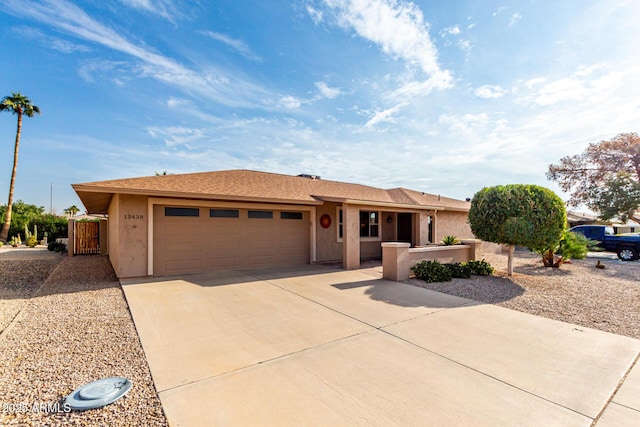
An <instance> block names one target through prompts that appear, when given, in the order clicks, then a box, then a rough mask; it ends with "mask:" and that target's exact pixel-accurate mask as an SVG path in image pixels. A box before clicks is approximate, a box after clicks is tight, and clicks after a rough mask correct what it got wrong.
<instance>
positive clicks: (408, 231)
mask: <svg viewBox="0 0 640 427" xmlns="http://www.w3.org/2000/svg"><path fill="white" fill-rule="evenodd" d="M412 218H413V214H411V213H399V214H398V242H404V243H411V245H412V246H413V221H412Z"/></svg>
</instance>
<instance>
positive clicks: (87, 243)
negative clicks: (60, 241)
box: [73, 221, 100, 255]
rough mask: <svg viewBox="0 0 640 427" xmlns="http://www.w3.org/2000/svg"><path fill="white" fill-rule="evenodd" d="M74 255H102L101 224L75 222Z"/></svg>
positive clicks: (96, 222) (95, 222)
mask: <svg viewBox="0 0 640 427" xmlns="http://www.w3.org/2000/svg"><path fill="white" fill-rule="evenodd" d="M73 228H74V230H73V237H74V245H73V254H74V255H84V254H99V253H100V222H99V221H92V222H75V223H74V225H73Z"/></svg>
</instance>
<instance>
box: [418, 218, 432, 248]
mask: <svg viewBox="0 0 640 427" xmlns="http://www.w3.org/2000/svg"><path fill="white" fill-rule="evenodd" d="M429 215H431V212H428V211H420V213H418V220H417V221H416V226H417V227H418V230H417V235H418V242H417V243H416V246H426V245H428V244H429Z"/></svg>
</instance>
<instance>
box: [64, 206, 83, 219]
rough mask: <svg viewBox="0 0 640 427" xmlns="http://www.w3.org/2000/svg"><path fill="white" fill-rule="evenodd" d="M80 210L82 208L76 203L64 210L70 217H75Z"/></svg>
mask: <svg viewBox="0 0 640 427" xmlns="http://www.w3.org/2000/svg"><path fill="white" fill-rule="evenodd" d="M78 212H80V209H79V208H78V207H77V206H76V205H72V206H69V207H68V208H67V209H65V210H64V213H66V214H67V215H69V218H73V217H74V216H76V214H77V213H78Z"/></svg>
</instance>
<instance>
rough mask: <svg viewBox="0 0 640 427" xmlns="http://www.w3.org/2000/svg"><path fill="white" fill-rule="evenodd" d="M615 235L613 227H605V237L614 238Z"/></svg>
mask: <svg viewBox="0 0 640 427" xmlns="http://www.w3.org/2000/svg"><path fill="white" fill-rule="evenodd" d="M614 234H615V233H614V232H613V227H605V228H604V235H605V236H613V235H614Z"/></svg>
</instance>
